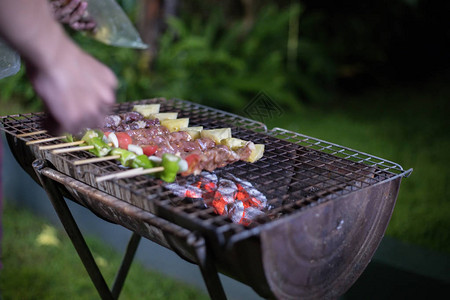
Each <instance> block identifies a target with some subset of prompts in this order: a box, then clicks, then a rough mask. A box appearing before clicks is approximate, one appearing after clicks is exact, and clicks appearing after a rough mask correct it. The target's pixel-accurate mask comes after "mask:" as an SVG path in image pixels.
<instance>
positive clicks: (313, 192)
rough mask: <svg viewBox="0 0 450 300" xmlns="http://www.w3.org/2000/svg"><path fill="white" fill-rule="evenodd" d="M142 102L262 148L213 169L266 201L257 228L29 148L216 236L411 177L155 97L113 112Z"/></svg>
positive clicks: (345, 151) (384, 164) (27, 120)
mask: <svg viewBox="0 0 450 300" xmlns="http://www.w3.org/2000/svg"><path fill="white" fill-rule="evenodd" d="M148 103H161V112H168V111H170V112H178V113H179V117H180V118H181V117H186V118H189V119H190V126H204V128H219V127H231V129H232V134H233V136H234V137H237V138H241V139H245V140H251V141H253V142H255V143H260V144H264V145H265V153H264V156H263V158H261V159H260V160H259V161H257V162H256V163H253V164H250V163H245V162H241V161H239V162H236V163H233V164H230V165H228V166H226V167H223V168H220V169H217V170H216V171H215V174H216V175H217V176H222V177H225V178H227V177H229V176H231V175H232V176H235V177H238V178H241V179H244V180H246V181H248V182H250V183H251V184H252V185H253V186H255V188H257V189H258V190H259V191H261V192H262V193H263V194H264V195H265V196H266V197H267V200H268V204H269V208H268V209H267V210H266V211H265V213H264V214H263V215H261V216H259V217H257V218H256V220H255V221H256V222H253V223H252V224H251V225H250V226H243V225H240V224H235V223H232V222H231V220H229V219H228V218H227V217H226V216H221V215H217V214H216V213H215V212H214V209H213V208H212V207H206V206H205V205H204V204H203V203H202V202H200V201H192V200H190V199H186V198H183V197H177V196H175V195H174V194H172V192H170V191H169V190H167V189H165V188H164V185H165V184H164V183H163V182H161V181H160V180H157V179H155V178H153V177H150V176H137V177H135V178H132V179H120V180H114V181H110V182H102V183H96V181H95V178H96V177H97V176H100V175H105V174H110V173H114V172H117V171H120V170H121V169H122V168H121V167H120V166H119V165H118V164H117V163H116V162H113V161H106V162H99V163H95V164H92V165H82V166H75V165H74V164H73V162H74V161H75V160H79V159H83V158H88V157H92V156H93V155H92V154H90V153H88V152H85V151H79V152H72V153H66V154H63V155H55V154H51V152H50V151H40V150H39V149H38V146H36V145H32V146H30V147H31V149H33V153H34V154H35V155H36V156H37V157H44V158H46V159H48V160H49V161H51V162H52V163H53V164H54V165H55V166H57V168H58V169H59V171H61V172H63V173H65V174H67V175H70V176H71V177H74V178H76V179H78V180H81V181H83V182H85V183H87V184H90V185H92V186H93V187H95V188H98V189H99V190H102V191H105V192H107V193H109V194H111V195H114V196H116V197H118V198H120V199H122V200H124V201H127V202H130V203H132V204H133V205H136V206H138V207H140V208H142V209H144V210H147V211H150V212H152V213H156V214H159V215H162V216H164V217H165V218H168V219H171V221H173V222H175V223H177V224H179V225H181V226H186V227H188V228H189V229H201V230H212V231H214V232H216V233H217V232H219V233H220V232H222V233H225V232H242V231H245V230H250V229H251V228H254V227H256V226H258V225H261V224H265V223H268V222H272V221H274V220H277V219H280V218H283V217H285V216H288V215H290V214H292V213H295V212H297V211H299V210H301V209H305V208H307V207H309V206H312V205H317V204H320V203H322V202H324V201H330V200H332V199H335V198H337V197H340V196H342V195H345V194H348V193H351V192H354V191H357V190H360V189H363V188H366V187H368V186H372V185H375V184H377V183H379V182H384V181H386V180H391V179H393V178H396V177H398V176H407V175H409V172H410V171H404V170H403V168H402V167H401V166H400V165H398V164H396V163H393V162H390V161H387V160H384V159H381V158H378V157H375V156H371V155H368V154H365V153H361V152H358V151H355V150H352V149H349V148H346V147H342V146H339V145H336V144H332V143H328V142H325V141H321V140H318V139H314V138H311V137H308V136H304V135H301V134H298V133H295V132H290V131H287V130H284V129H280V128H274V129H272V130H270V131H268V130H267V128H266V126H265V125H264V124H262V123H260V122H256V121H253V120H250V119H246V118H243V117H240V116H237V115H233V114H229V113H226V112H223V111H220V110H215V109H212V108H209V107H206V106H202V105H198V104H194V103H191V102H187V101H183V100H177V99H172V100H163V99H161V98H156V99H148V100H142V101H136V102H126V103H120V104H118V105H117V107H116V111H115V112H116V113H123V112H127V111H131V110H132V107H133V105H135V104H148ZM43 116H44V115H43V114H42V113H36V114H34V113H33V114H25V115H15V116H7V117H2V119H1V121H2V124H3V130H4V131H5V132H7V133H9V134H11V135H13V136H16V135H18V134H24V133H28V132H34V131H37V130H40V129H42V128H41V122H42V119H43ZM46 137H49V135H48V134H46V133H42V134H39V135H35V136H32V137H31V136H30V137H23V138H21V139H22V140H25V141H28V140H33V139H41V138H46ZM58 142H59V141H51V142H48V143H46V144H47V145H50V144H57V143H58ZM186 180H187V179H186V178H183V177H181V176H179V177H178V178H177V182H178V183H179V184H180V185H183V184H185V183H186Z"/></svg>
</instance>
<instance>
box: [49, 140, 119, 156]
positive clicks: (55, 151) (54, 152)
mask: <svg viewBox="0 0 450 300" xmlns="http://www.w3.org/2000/svg"><path fill="white" fill-rule="evenodd" d="M73 143H79V144H83V143H84V141H79V142H73ZM65 144H70V143H65ZM58 145H62V144H58ZM75 145H76V144H75ZM108 145H109V146H112V144H111V143H109V144H108ZM52 146H56V145H52ZM66 146H70V145H66ZM49 147H50V146H49ZM56 148H59V147H56ZM91 149H94V146H92V145H86V146H80V147H70V148H62V149H55V150H53V151H52V153H53V154H61V153H69V152H77V151H82V150H91Z"/></svg>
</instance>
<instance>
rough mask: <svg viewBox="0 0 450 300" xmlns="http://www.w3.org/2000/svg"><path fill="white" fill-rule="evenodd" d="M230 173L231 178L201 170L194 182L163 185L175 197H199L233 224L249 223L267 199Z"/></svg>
mask: <svg viewBox="0 0 450 300" xmlns="http://www.w3.org/2000/svg"><path fill="white" fill-rule="evenodd" d="M230 176H231V177H232V179H231V180H230V179H225V178H218V177H217V176H216V175H215V174H212V173H208V172H202V173H201V174H200V176H199V177H193V178H194V180H195V181H193V182H188V183H187V184H186V185H184V186H180V185H178V184H177V183H171V184H168V185H166V187H167V188H168V189H170V190H171V191H172V192H173V193H174V194H176V195H177V196H180V197H188V198H194V199H202V200H203V202H204V203H205V205H207V206H209V207H213V208H214V211H215V212H216V213H217V214H220V215H226V216H228V217H229V218H230V219H231V220H232V221H233V222H235V223H239V224H243V225H249V224H250V223H251V222H252V221H253V220H254V219H255V218H256V217H257V216H258V215H261V214H263V212H262V210H263V209H265V208H267V207H266V205H267V199H266V197H265V196H264V195H263V194H262V193H261V192H259V191H258V190H257V189H255V188H254V187H253V185H252V184H251V183H249V182H247V181H245V180H242V179H239V178H236V177H234V176H232V175H230Z"/></svg>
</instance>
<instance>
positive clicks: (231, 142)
mask: <svg viewBox="0 0 450 300" xmlns="http://www.w3.org/2000/svg"><path fill="white" fill-rule="evenodd" d="M220 143H221V144H222V145H225V146H227V147H228V148H230V149H231V150H233V151H235V150H237V149H239V148H242V147H244V146H245V145H246V144H247V143H248V142H247V141H244V140H241V139H238V138H226V139H223V140H222V141H221V142H220Z"/></svg>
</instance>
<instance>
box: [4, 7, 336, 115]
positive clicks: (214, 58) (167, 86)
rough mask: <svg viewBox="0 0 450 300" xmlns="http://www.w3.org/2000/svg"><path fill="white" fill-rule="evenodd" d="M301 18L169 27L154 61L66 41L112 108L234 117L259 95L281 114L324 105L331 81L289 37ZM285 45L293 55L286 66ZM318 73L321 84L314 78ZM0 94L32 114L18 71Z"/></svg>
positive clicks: (292, 10)
mask: <svg viewBox="0 0 450 300" xmlns="http://www.w3.org/2000/svg"><path fill="white" fill-rule="evenodd" d="M130 3H131V2H130ZM301 12H302V10H301V7H300V5H298V4H296V5H292V6H290V7H288V8H286V9H279V8H277V7H276V6H274V5H267V6H266V7H264V9H262V10H261V11H260V13H259V14H258V17H257V18H256V20H255V22H254V24H253V26H252V27H248V26H245V25H244V24H242V22H237V21H236V22H233V23H231V24H230V23H229V22H228V21H229V20H227V18H226V17H225V16H224V15H223V13H222V12H221V11H219V10H218V11H215V12H213V13H211V14H210V15H209V18H207V19H205V18H203V17H200V16H195V15H194V16H190V17H189V18H188V17H183V18H178V19H170V20H169V22H168V23H169V24H168V27H169V28H168V30H167V31H166V32H165V33H164V34H163V35H162V37H161V38H160V43H159V46H160V50H159V54H158V56H157V57H156V58H150V57H148V53H147V52H143V51H136V50H133V49H123V48H116V47H111V46H106V45H102V44H100V43H98V42H96V41H93V40H90V39H88V38H86V37H85V36H83V35H82V34H79V33H72V37H73V38H74V40H75V41H76V42H77V43H78V44H79V45H80V46H81V47H82V48H83V49H85V50H86V51H87V52H89V53H91V54H92V55H93V56H94V57H96V58H98V59H99V60H101V61H102V62H104V63H105V64H106V65H108V66H109V67H111V69H112V70H113V71H114V72H115V74H116V75H117V76H118V79H119V82H120V86H119V89H118V91H117V98H118V101H119V102H120V101H131V100H138V99H143V98H150V97H154V96H162V97H167V98H169V97H178V98H184V99H188V100H191V101H195V102H200V103H204V104H208V105H211V106H214V107H218V108H223V109H226V110H229V111H233V112H240V111H242V109H243V108H245V106H246V105H247V103H248V102H249V101H250V100H252V98H253V97H255V96H256V95H257V94H258V93H259V92H261V91H264V92H266V93H267V94H268V95H270V96H271V97H272V98H273V100H274V101H275V102H276V103H277V104H279V105H280V106H282V107H284V108H286V109H289V110H294V111H296V110H297V109H298V108H299V107H301V102H302V100H304V99H312V100H313V101H317V100H318V99H319V98H326V93H324V92H323V88H322V83H323V82H324V80H323V78H329V77H332V76H329V70H330V69H326V68H327V67H329V66H330V64H329V61H327V60H326V58H325V56H324V51H321V49H320V47H319V46H318V45H316V44H314V43H312V42H311V41H309V40H307V39H304V38H301V39H300V40H299V39H298V37H297V36H294V37H292V36H289V32H290V22H291V21H292V20H294V21H298V19H299V18H300V17H301ZM292 38H294V41H295V42H296V45H298V47H297V49H294V51H298V53H295V55H294V58H293V59H289V58H288V43H289V39H291V40H292ZM298 58H300V59H301V63H298V62H297V59H298ZM149 65H150V67H149ZM324 72H325V73H326V72H328V73H327V76H328V77H327V76H323V75H321V74H323V73H324ZM325 81H326V80H325ZM0 90H1V91H2V94H1V99H3V100H2V101H7V99H19V100H20V101H23V102H24V103H25V104H27V105H32V106H33V105H34V106H35V107H36V105H37V103H38V101H37V97H36V96H35V95H34V92H33V91H32V89H31V87H30V85H29V83H28V82H27V81H26V77H25V76H24V74H23V71H22V72H21V74H19V75H16V76H14V77H11V78H10V79H8V80H5V81H2V82H0ZM37 107H39V106H37Z"/></svg>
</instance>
